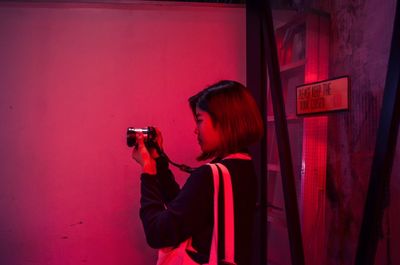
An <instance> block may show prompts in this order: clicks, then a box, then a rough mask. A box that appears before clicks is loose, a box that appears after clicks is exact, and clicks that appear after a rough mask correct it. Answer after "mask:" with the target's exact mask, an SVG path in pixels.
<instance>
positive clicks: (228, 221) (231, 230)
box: [208, 163, 235, 264]
mask: <svg viewBox="0 0 400 265" xmlns="http://www.w3.org/2000/svg"><path fill="white" fill-rule="evenodd" d="M208 165H209V166H210V167H211V170H212V172H213V180H214V229H213V236H212V241H211V250H210V260H209V264H218V191H219V185H220V183H219V172H218V169H220V170H221V172H222V179H223V183H222V185H223V187H224V202H225V204H224V211H225V212H224V215H225V225H224V228H225V233H224V234H225V259H224V261H227V262H230V263H232V264H234V260H235V223H234V209H233V205H234V204H233V192H232V181H231V176H230V173H229V170H228V169H227V168H226V167H225V166H224V165H223V164H221V163H217V164H208Z"/></svg>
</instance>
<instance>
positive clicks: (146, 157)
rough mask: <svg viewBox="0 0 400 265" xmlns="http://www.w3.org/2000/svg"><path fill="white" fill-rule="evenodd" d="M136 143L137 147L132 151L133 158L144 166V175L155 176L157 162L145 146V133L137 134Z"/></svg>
mask: <svg viewBox="0 0 400 265" xmlns="http://www.w3.org/2000/svg"><path fill="white" fill-rule="evenodd" d="M136 142H137V145H136V146H135V147H134V148H133V150H132V158H133V159H134V160H136V162H138V163H139V164H140V165H141V166H142V169H143V173H147V174H151V175H155V174H156V173H157V168H156V162H155V161H154V158H153V156H152V155H150V153H149V151H148V150H147V148H146V146H145V145H144V137H143V133H137V134H136ZM161 143H162V139H161ZM156 153H157V152H156Z"/></svg>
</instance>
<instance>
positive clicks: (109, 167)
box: [0, 3, 245, 265]
mask: <svg viewBox="0 0 400 265" xmlns="http://www.w3.org/2000/svg"><path fill="white" fill-rule="evenodd" d="M0 36H1V37H0V70H1V72H0V86H1V89H0V123H1V131H0V145H1V149H0V161H1V166H0V176H1V177H0V208H1V212H0V264H7V265H14V264H15V265H16V264H18V265H20V264H40V265H45V264H51V265H64V264H73V265H76V264H96V265H102V264H107V265H109V264H118V265H124V264H129V265H132V264H154V260H155V255H156V252H155V251H154V250H151V249H150V248H149V247H148V246H147V245H146V243H145V239H144V234H143V232H142V227H141V223H140V220H139V217H138V211H139V203H138V202H139V172H140V171H139V168H138V166H136V165H135V163H134V162H133V161H132V160H131V159H130V151H129V149H128V148H127V147H126V146H125V132H126V131H125V130H126V127H127V126H146V125H156V126H158V127H160V128H161V129H162V131H163V132H164V138H165V148H166V150H167V152H168V153H169V155H170V157H172V158H174V159H175V160H177V161H179V162H184V163H189V164H192V165H195V164H196V163H195V157H196V155H197V153H198V151H199V149H198V147H197V146H196V141H195V137H194V134H193V129H194V123H193V121H192V117H191V113H190V111H189V108H188V106H187V98H188V97H189V96H191V95H192V94H193V93H195V92H196V91H198V90H200V89H201V88H203V87H204V86H206V85H208V84H210V83H213V82H215V81H217V80H219V79H223V78H227V79H237V80H239V81H241V82H244V81H245V14H244V9H243V8H239V7H233V8H232V7H230V8H227V7H224V6H221V5H214V6H212V5H182V4H169V3H163V4H154V3H148V4H143V3H141V4H130V5H101V6H99V5H95V4H86V5H78V4H74V5H71V4H5V3H3V4H0ZM175 172H176V171H175ZM176 174H177V176H178V180H179V181H180V182H182V181H184V179H185V175H184V174H182V173H180V172H176Z"/></svg>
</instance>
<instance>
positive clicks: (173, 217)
mask: <svg viewBox="0 0 400 265" xmlns="http://www.w3.org/2000/svg"><path fill="white" fill-rule="evenodd" d="M162 196H163V195H162V192H161V190H160V188H159V186H158V184H157V179H156V177H155V176H153V175H149V174H142V177H141V201H140V202H141V208H140V218H141V220H142V224H143V227H144V231H145V234H146V239H147V242H148V244H149V245H150V246H151V247H153V248H162V247H167V246H176V245H178V244H179V243H180V242H182V241H183V240H185V239H187V238H188V237H189V236H191V235H192V234H193V231H196V229H197V228H198V227H199V226H200V225H201V224H202V223H204V220H209V219H208V218H210V212H211V214H212V210H211V211H210V209H213V207H212V205H213V180H212V172H211V168H210V167H209V166H206V165H205V166H202V167H200V168H199V169H197V170H196V171H195V172H193V173H192V174H191V175H190V177H189V178H188V180H187V181H186V183H185V185H184V186H183V187H182V189H181V191H180V192H179V193H178V195H177V196H176V198H175V199H173V200H172V201H170V202H169V203H168V204H167V205H166V207H165V206H164V203H163V199H162ZM211 218H212V217H211Z"/></svg>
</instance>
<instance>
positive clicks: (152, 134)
mask: <svg viewBox="0 0 400 265" xmlns="http://www.w3.org/2000/svg"><path fill="white" fill-rule="evenodd" d="M139 132H141V133H143V136H144V144H145V145H146V147H156V146H157V143H156V142H155V139H156V136H157V133H156V130H155V128H154V127H151V126H149V127H146V128H134V127H128V129H127V132H126V143H127V145H128V146H129V147H133V146H136V145H137V140H136V135H137V133H139Z"/></svg>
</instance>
